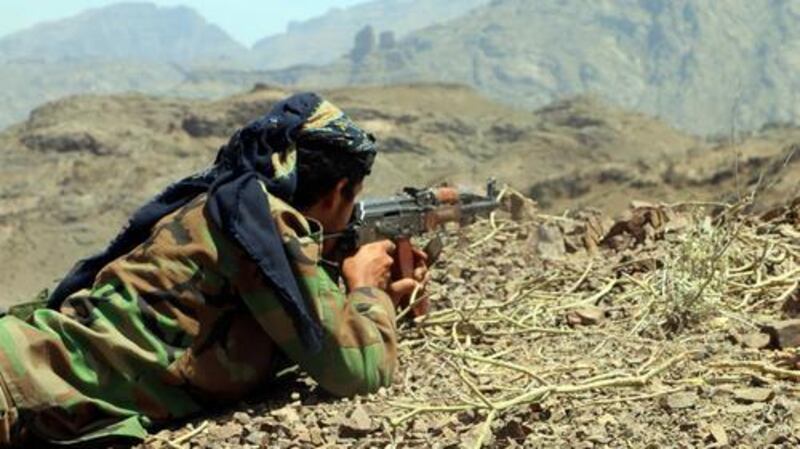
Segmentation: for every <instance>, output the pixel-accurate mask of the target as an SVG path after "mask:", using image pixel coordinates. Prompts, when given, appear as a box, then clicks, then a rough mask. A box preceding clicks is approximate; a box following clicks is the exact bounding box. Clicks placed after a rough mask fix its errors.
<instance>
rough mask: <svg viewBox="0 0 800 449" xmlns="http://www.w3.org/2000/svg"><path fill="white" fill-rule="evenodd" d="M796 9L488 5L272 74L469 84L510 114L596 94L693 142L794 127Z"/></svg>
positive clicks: (587, 2)
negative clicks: (773, 126) (772, 126)
mask: <svg viewBox="0 0 800 449" xmlns="http://www.w3.org/2000/svg"><path fill="white" fill-rule="evenodd" d="M798 19H800V3H799V2H796V1H774V2H750V1H746V0H729V1H726V2H724V5H723V4H721V3H719V2H704V1H700V0H675V1H663V0H641V1H640V0H621V1H610V0H601V1H596V0H571V1H567V2H563V1H553V0H547V1H537V2H531V1H527V0H495V1H493V2H491V3H490V4H489V5H486V6H483V7H479V8H477V9H475V10H473V11H471V12H470V13H468V14H467V15H465V16H464V17H461V18H457V19H454V20H452V21H450V22H448V23H445V24H442V25H437V26H432V27H429V28H427V29H424V30H421V31H419V32H415V33H412V34H411V35H410V36H408V37H407V38H406V39H404V40H403V41H402V42H401V43H400V44H399V45H398V46H397V47H396V48H392V49H386V50H381V49H376V50H374V51H373V52H372V53H371V54H370V55H369V56H368V57H365V58H363V59H362V60H360V61H357V62H356V61H352V60H351V59H349V58H342V59H341V60H339V61H338V62H336V63H333V64H332V65H330V66H327V67H324V68H322V69H317V68H309V69H305V70H302V69H292V70H287V71H282V72H277V73H274V74H272V80H273V81H274V82H278V83H282V84H290V85H301V86H319V85H324V86H335V85H345V84H386V83H397V82H410V81H436V82H457V83H464V84H469V85H472V86H474V87H476V88H477V89H479V90H480V91H482V92H484V93H486V94H488V95H490V96H492V97H493V98H495V99H498V100H500V101H503V102H506V103H509V104H512V105H515V106H517V107H528V108H535V107H541V106H543V105H545V104H547V103H549V102H551V101H553V100H555V99H558V98H562V97H564V96H569V95H575V94H584V93H595V94H598V95H600V96H601V97H603V98H605V99H607V100H609V101H611V102H613V103H615V104H618V105H621V106H624V107H626V108H630V109H634V110H639V111H642V112H646V113H648V114H651V115H655V116H659V117H663V118H664V119H666V120H667V121H668V122H670V123H671V124H673V125H674V126H677V127H679V128H681V129H685V130H688V131H691V132H695V133H701V134H708V133H727V132H728V131H729V130H730V129H731V128H732V127H734V128H737V129H743V128H746V129H756V128H758V127H760V126H761V125H763V124H765V123H768V122H785V121H794V120H796V118H797V117H798V112H800V109H798V108H800V102H798V101H797V98H795V97H796V95H795V94H794V92H798V91H800V78H798V77H797V76H796V73H798V69H800V29H798V28H797V27H796V26H793V24H795V23H797V21H798Z"/></svg>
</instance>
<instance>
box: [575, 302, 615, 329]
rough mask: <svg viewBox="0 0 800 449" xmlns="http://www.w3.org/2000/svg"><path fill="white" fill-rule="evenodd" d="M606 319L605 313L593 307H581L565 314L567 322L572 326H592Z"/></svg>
mask: <svg viewBox="0 0 800 449" xmlns="http://www.w3.org/2000/svg"><path fill="white" fill-rule="evenodd" d="M605 317H606V312H605V311H604V310H603V309H601V308H599V307H593V306H587V307H581V308H580V309H575V310H573V311H571V312H569V313H568V314H567V322H568V323H569V324H571V325H573V326H579V325H580V326H592V325H595V324H598V323H600V322H601V321H603V319H604V318H605Z"/></svg>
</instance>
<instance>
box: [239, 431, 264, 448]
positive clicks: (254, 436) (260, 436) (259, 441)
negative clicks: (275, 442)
mask: <svg viewBox="0 0 800 449" xmlns="http://www.w3.org/2000/svg"><path fill="white" fill-rule="evenodd" d="M244 441H245V442H247V443H249V444H252V445H255V446H258V447H265V446H266V445H267V443H268V442H269V435H267V433H266V432H261V431H260V430H257V431H255V432H251V433H250V434H248V435H247V436H246V437H245V439H244Z"/></svg>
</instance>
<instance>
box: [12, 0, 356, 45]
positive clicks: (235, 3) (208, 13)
mask: <svg viewBox="0 0 800 449" xmlns="http://www.w3.org/2000/svg"><path fill="white" fill-rule="evenodd" d="M364 1H365V0H153V1H152V3H156V4H159V5H169V6H173V5H186V6H189V7H192V8H194V9H195V10H197V11H198V12H199V13H200V14H202V15H203V16H205V18H206V19H207V20H208V21H210V22H213V23H215V24H217V25H219V26H221V27H222V28H223V29H225V31H227V32H228V33H230V34H231V36H233V37H234V38H235V39H238V40H239V41H240V42H242V43H243V44H246V45H250V44H252V43H253V42H255V41H256V40H258V39H260V38H262V37H264V36H267V35H269V34H275V33H280V32H281V31H283V30H285V29H286V25H287V24H288V23H289V21H291V20H302V19H308V18H311V17H314V16H317V15H320V14H323V13H324V12H325V11H327V10H329V9H330V8H333V7H345V6H350V5H354V4H357V3H363V2H364ZM114 3H120V1H119V0H0V36H2V35H6V34H8V33H12V32H14V31H18V30H21V29H23V28H27V27H29V26H31V25H33V24H35V23H38V22H41V21H45V20H55V19H61V18H64V17H68V16H71V15H75V14H77V13H79V12H81V11H83V10H84V9H87V8H96V7H99V6H106V5H111V4H114Z"/></svg>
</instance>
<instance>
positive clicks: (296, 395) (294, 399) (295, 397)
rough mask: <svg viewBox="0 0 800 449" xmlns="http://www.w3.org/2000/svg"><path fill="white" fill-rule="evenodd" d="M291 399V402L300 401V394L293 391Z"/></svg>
mask: <svg viewBox="0 0 800 449" xmlns="http://www.w3.org/2000/svg"><path fill="white" fill-rule="evenodd" d="M289 398H290V399H291V400H293V401H299V400H300V393H298V392H296V391H293V392H292V394H290V395H289Z"/></svg>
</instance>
